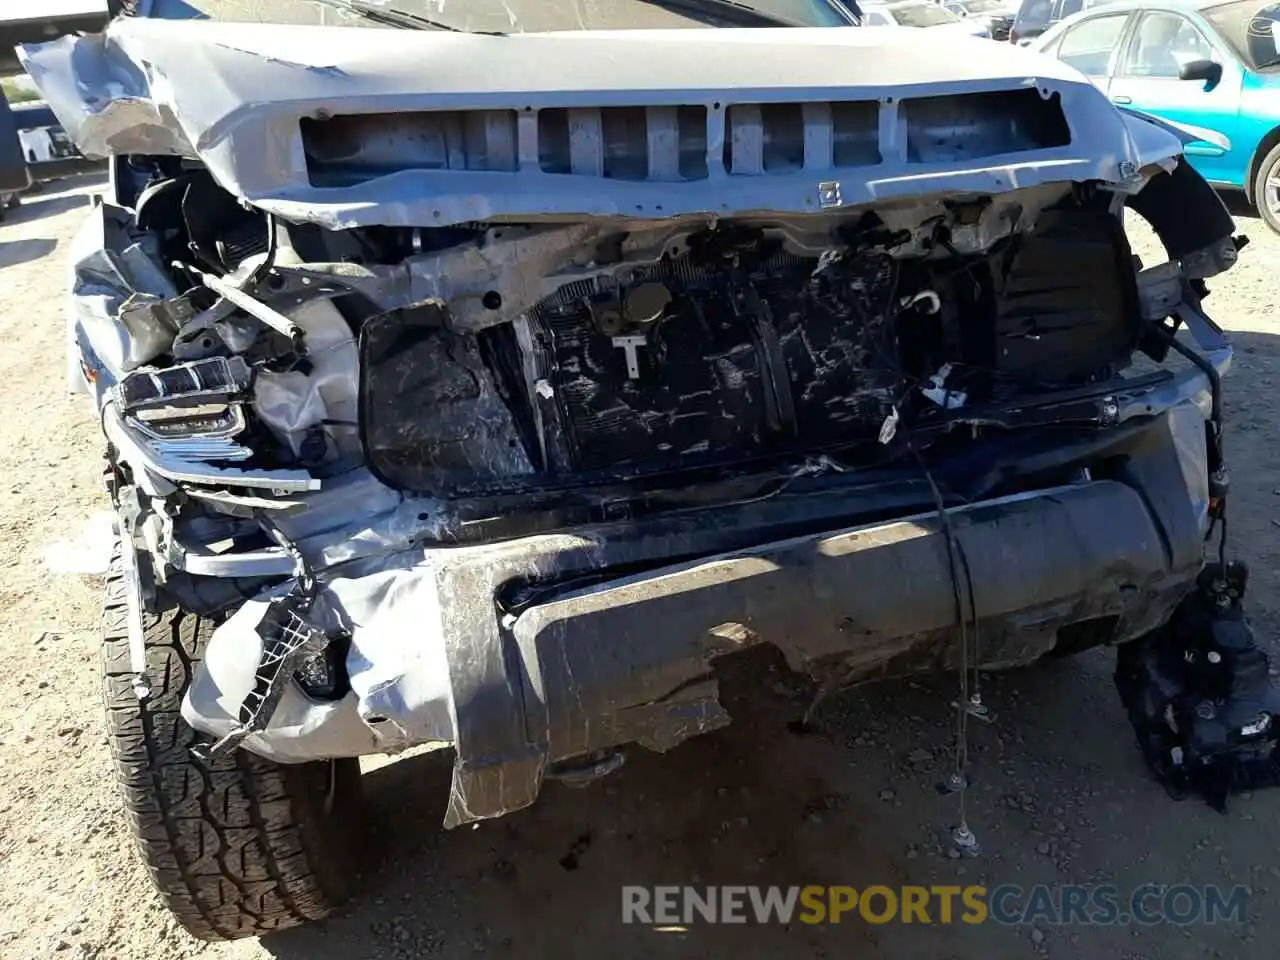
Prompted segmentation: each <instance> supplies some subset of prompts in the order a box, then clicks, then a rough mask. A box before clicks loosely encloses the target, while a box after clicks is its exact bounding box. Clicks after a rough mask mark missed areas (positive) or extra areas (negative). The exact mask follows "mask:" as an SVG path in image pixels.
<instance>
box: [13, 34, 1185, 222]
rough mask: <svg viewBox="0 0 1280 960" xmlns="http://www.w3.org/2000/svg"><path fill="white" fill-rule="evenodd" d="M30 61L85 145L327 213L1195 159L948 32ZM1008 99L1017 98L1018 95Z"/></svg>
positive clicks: (63, 44) (1019, 182)
mask: <svg viewBox="0 0 1280 960" xmlns="http://www.w3.org/2000/svg"><path fill="white" fill-rule="evenodd" d="M20 53H21V56H22V59H23V63H24V65H25V67H26V69H27V71H28V72H29V73H30V74H31V76H32V77H33V78H34V79H35V81H36V82H37V84H39V86H40V87H41V89H42V90H43V92H44V93H45V96H46V98H47V99H48V101H49V102H50V104H51V105H52V106H53V108H54V110H55V111H56V113H57V114H58V117H59V119H60V120H61V121H62V123H63V124H64V126H65V127H66V128H67V130H68V132H69V134H70V135H71V136H72V137H73V139H74V140H75V141H76V143H77V144H78V145H79V147H80V149H81V150H82V151H83V152H84V153H86V154H87V155H90V156H104V155H110V154H121V153H151V154H178V155H183V156H187V157H193V158H199V159H200V160H201V161H203V162H204V163H205V165H206V166H207V167H208V168H209V170H210V171H211V172H212V174H213V175H214V177H215V178H216V179H217V180H218V181H219V183H221V184H222V185H223V186H224V187H225V188H226V189H227V190H229V191H230V192H232V193H233V194H235V195H236V196H237V197H239V198H241V199H243V200H245V201H247V202H249V203H252V204H255V205H257V206H259V207H262V208H263V209H266V210H269V211H271V212H274V213H277V214H280V215H282V216H285V217H287V218H289V219H293V220H299V221H311V222H316V223H320V224H323V225H325V226H329V227H350V226H362V225H371V224H390V225H433V226H436V225H445V224H449V223H458V222H465V221H472V220H483V219H490V218H493V217H499V216H504V215H519V216H527V215H538V214H577V215H583V214H586V215H601V214H618V215H624V214H625V215H626V216H629V217H632V218H635V217H649V216H653V217H665V216H670V215H673V214H679V213H690V212H711V213H723V212H724V211H744V210H752V211H779V212H782V211H785V212H816V211H818V210H821V209H824V208H829V207H832V206H846V207H847V206H856V205H858V204H862V203H869V202H875V201H878V200H884V199H886V198H892V197H894V196H909V195H917V194H921V193H926V192H938V191H946V192H982V193H994V192H1002V191H1005V190H1011V189H1016V188H1019V187H1025V186H1031V185H1034V184H1036V183H1040V182H1046V181H1066V180H1088V179H1100V180H1107V181H1114V182H1123V181H1128V180H1132V179H1133V176H1134V173H1135V171H1137V170H1138V169H1140V168H1141V167H1143V166H1145V165H1147V164H1149V163H1153V162H1163V161H1167V159H1168V158H1169V157H1172V156H1175V155H1176V154H1177V153H1178V152H1179V149H1180V148H1179V145H1178V143H1177V141H1176V139H1175V138H1172V137H1169V136H1168V135H1167V134H1166V133H1165V132H1164V131H1161V130H1157V129H1156V128H1154V127H1152V126H1150V125H1146V124H1142V123H1140V122H1137V121H1126V119H1125V118H1124V116H1123V115H1122V114H1121V113H1120V112H1119V111H1117V110H1116V109H1115V107H1114V106H1112V104H1111V103H1110V102H1109V101H1108V100H1107V98H1106V97H1105V96H1104V95H1103V94H1102V93H1101V92H1100V91H1098V90H1097V89H1096V88H1095V87H1094V86H1093V85H1092V84H1090V83H1089V82H1088V81H1086V80H1085V79H1084V78H1083V77H1082V76H1081V75H1080V74H1078V73H1076V72H1075V71H1074V70H1072V69H1071V68H1070V67H1067V66H1065V65H1064V64H1062V63H1060V62H1058V61H1057V60H1054V59H1053V58H1050V57H1045V56H1042V55H1039V54H1035V53H1032V52H1030V51H1027V50H1024V49H1020V48H1017V47H1015V46H1013V45H1007V44H995V43H991V42H990V41H986V40H980V39H972V40H969V39H966V38H963V37H961V38H957V37H956V36H955V34H954V33H952V32H950V31H941V32H938V31H918V30H912V31H871V30H858V29H778V30H771V29H764V30H762V29H716V30H671V31H645V30H638V31H631V30H628V31H606V32H576V33H573V32H567V33H554V34H521V35H515V36H483V35H474V34H455V33H443V32H415V31H400V30H379V29H374V30H370V29H363V28H342V27H304V26H296V25H275V24H244V23H236V24H232V23H214V22H202V21H180V22H174V21H163V20H154V21H153V20H145V19H133V18H125V19H120V20H116V21H115V22H113V23H112V24H111V25H110V27H109V28H108V30H107V31H106V33H104V34H97V35H91V36H84V37H64V38H62V39H60V40H57V41H54V42H52V43H48V44H41V45H35V46H26V47H24V48H22V50H21V51H20ZM1002 92H1007V93H1012V94H1018V93H1021V94H1023V95H1024V96H1023V97H1022V99H1021V100H1018V103H1017V104H1016V105H1015V104H1014V100H1015V99H1017V97H1014V98H1013V99H1009V100H1008V103H1007V104H1003V105H1002V104H1001V103H999V102H997V101H998V100H999V96H998V95H999V94H1000V93H1002ZM1033 93H1034V94H1035V96H1034V97H1033V98H1032V99H1031V100H1028V99H1027V97H1028V96H1030V95H1031V94H1033ZM984 94H986V95H987V97H986V98H985V99H984V97H983V95H984ZM992 94H996V95H997V98H996V99H995V100H993V99H991V95H992ZM946 98H959V99H955V100H947V99H946ZM1036 102H1040V103H1043V104H1044V109H1043V110H1041V109H1040V108H1038V107H1036ZM778 104H794V105H795V107H794V110H795V112H794V113H787V110H786V108H778V107H776V105H778ZM761 105H763V106H761ZM618 108H632V110H636V109H639V110H641V111H642V112H643V113H644V116H645V118H646V119H645V126H644V127H643V129H640V131H639V132H638V133H636V131H635V130H634V129H632V130H630V132H629V135H632V136H638V138H639V139H638V141H637V142H638V144H639V148H638V153H639V154H640V155H641V160H642V163H641V167H642V168H643V169H642V172H640V173H639V174H638V175H637V174H636V173H635V171H634V170H631V171H625V170H622V169H621V168H619V169H614V170H610V159H609V153H608V151H609V149H610V146H609V138H610V136H614V138H615V139H616V131H617V130H618V129H619V128H618V125H617V122H622V123H623V126H624V127H625V126H626V125H627V124H632V126H634V118H631V119H627V118H625V117H623V116H622V115H621V114H618V113H617V109H618ZM611 110H612V111H614V113H612V114H610V113H609V111H611ZM690 110H692V111H693V113H690V112H689V111H690ZM779 111H781V112H779ZM557 112H558V113H557ZM1050 114H1053V116H1057V117H1058V118H1059V119H1058V120H1057V121H1055V120H1054V118H1053V116H1050ZM690 118H692V119H690ZM615 121H616V122H615ZM1055 122H1057V123H1058V124H1059V125H1060V126H1061V125H1062V124H1063V123H1065V127H1066V129H1067V130H1068V131H1069V136H1068V135H1065V134H1064V135H1060V136H1059V135H1054V134H1053V132H1052V130H1050V129H1049V128H1050V127H1052V126H1053V124H1054V123H1055ZM771 123H772V124H773V128H772V129H771V127H770V124H771ZM450 124H454V125H456V128H457V129H456V131H455V132H453V133H451V132H450V127H449V125H450ZM611 124H612V126H611ZM797 124H798V126H797ZM842 124H843V126H842ZM1135 124H1136V125H1135ZM788 125H790V126H788ZM560 127H563V129H562V130H561V129H560ZM611 131H612V132H611ZM787 131H790V132H791V133H792V134H794V137H795V140H796V143H797V144H799V145H798V146H796V147H795V151H793V152H794V154H795V155H794V156H786V155H785V154H786V146H785V144H784V143H783V141H784V139H785V137H784V134H786V132H787ZM1046 131H1048V133H1046ZM557 136H559V140H557V139H556V138H557ZM1046 137H1047V139H1046ZM309 138H310V139H309ZM437 141H438V144H437ZM842 142H843V143H844V144H845V145H846V147H848V144H850V143H852V144H853V145H854V146H853V148H846V149H845V150H844V151H843V154H842V151H841V144H842ZM770 144H773V145H774V148H775V149H774V150H773V155H772V157H771V154H770ZM371 145H372V146H371ZM779 145H782V146H781V147H779ZM436 146H438V147H439V151H438V156H437V155H436V153H434V152H433V151H434V150H435V148H436ZM779 149H782V151H783V154H784V155H783V156H782V157H781V159H779V156H778V150H779ZM664 151H665V152H664ZM560 154H563V156H561V155H560ZM370 156H373V157H374V159H373V160H370V159H369V157H370ZM352 158H355V159H354V160H353V159H352ZM615 166H617V164H615Z"/></svg>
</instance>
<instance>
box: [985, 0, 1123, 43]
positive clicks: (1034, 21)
mask: <svg viewBox="0 0 1280 960" xmlns="http://www.w3.org/2000/svg"><path fill="white" fill-rule="evenodd" d="M1109 2H1110V0H1022V5H1021V6H1020V7H1018V13H1017V16H1015V17H1014V18H1013V27H1012V28H1011V29H1010V30H1009V40H1010V41H1011V42H1013V43H1021V44H1026V43H1029V42H1031V41H1032V40H1034V39H1035V38H1036V37H1038V36H1040V35H1041V34H1042V33H1044V32H1045V31H1046V30H1048V29H1049V28H1050V27H1051V26H1053V25H1054V24H1055V23H1058V22H1060V21H1062V20H1065V19H1066V18H1067V17H1070V16H1073V15H1074V14H1077V13H1080V12H1081V11H1082V10H1089V9H1091V8H1093V7H1098V6H1102V5H1103V4H1106V3H1109Z"/></svg>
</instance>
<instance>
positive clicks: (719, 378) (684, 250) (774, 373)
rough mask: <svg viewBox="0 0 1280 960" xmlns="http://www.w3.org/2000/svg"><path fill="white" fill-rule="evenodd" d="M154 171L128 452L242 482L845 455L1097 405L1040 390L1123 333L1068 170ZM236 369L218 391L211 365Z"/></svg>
mask: <svg viewBox="0 0 1280 960" xmlns="http://www.w3.org/2000/svg"><path fill="white" fill-rule="evenodd" d="M149 162H150V164H151V167H150V168H149V169H146V170H131V171H129V173H130V175H131V176H133V178H134V182H135V183H137V184H138V188H137V192H136V194H135V196H134V198H133V203H134V207H135V211H136V217H135V224H134V225H133V226H132V227H131V228H128V229H127V228H125V227H124V226H121V227H120V228H119V229H121V230H122V231H125V234H124V235H123V236H119V237H113V238H112V240H111V242H109V243H107V244H106V247H107V248H108V249H120V250H122V251H124V253H123V254H121V255H120V256H119V257H118V258H116V259H114V260H113V262H112V264H111V265H112V267H113V269H115V270H116V271H117V272H118V273H119V274H122V275H125V276H126V279H127V281H128V286H129V287H130V289H131V290H133V291H134V292H133V294H132V295H131V297H130V298H129V300H128V301H127V302H126V303H125V304H124V305H123V306H122V308H121V316H122V317H123V318H128V319H129V320H130V321H132V322H133V324H134V332H136V331H138V330H141V331H142V332H144V333H146V334H147V337H146V338H142V339H141V340H140V339H139V338H137V337H135V338H134V340H133V342H132V346H131V348H130V351H131V352H129V353H128V354H127V355H125V356H123V357H122V359H121V361H120V363H119V365H120V366H123V367H124V369H125V371H126V372H125V374H124V377H123V382H122V383H121V385H120V387H119V389H118V390H117V394H116V396H117V401H118V403H119V405H120V407H121V410H122V412H123V413H124V414H125V415H126V417H127V422H128V423H130V424H131V425H132V426H133V427H134V428H136V429H137V430H139V432H140V433H142V434H143V435H144V436H145V438H146V440H147V442H149V443H151V444H153V445H159V446H160V447H163V448H165V449H168V450H171V451H173V452H176V453H178V454H180V455H181V456H184V457H197V458H199V459H201V460H203V461H205V462H209V463H212V464H215V465H221V466H235V467H236V468H238V469H244V468H246V467H247V468H249V469H268V470H273V469H292V470H299V469H300V470H305V471H308V473H309V475H316V476H324V475H328V474H334V473H338V472H341V471H343V470H345V469H349V468H350V467H352V466H354V465H359V464H360V463H363V464H365V465H367V466H368V467H369V469H370V470H371V471H372V472H373V473H374V474H375V475H376V476H377V477H378V478H379V479H380V480H382V482H383V483H385V484H386V485H388V486H390V487H392V488H395V489H398V490H401V491H406V492H412V493H415V494H427V495H432V496H438V497H443V498H446V499H474V498H483V497H500V496H509V495H515V496H518V495H522V494H528V493H531V492H543V493H548V494H550V493H553V492H554V491H557V490H562V491H563V490H571V489H573V490H578V491H583V490H587V491H590V490H592V489H597V490H599V491H601V495H602V496H606V497H616V496H617V495H618V491H619V490H620V489H624V488H626V487H627V485H631V487H632V488H633V489H636V490H640V489H645V490H652V489H655V488H658V489H678V488H681V487H686V486H689V485H691V484H697V483H700V482H702V481H706V480H713V481H717V482H721V481H724V480H726V479H732V478H735V477H737V478H741V477H743V476H750V475H753V474H755V473H760V474H769V475H772V474H775V473H777V472H778V471H783V472H784V473H785V472H787V471H791V472H796V471H805V470H809V469H811V468H812V464H813V463H814V462H815V459H814V458H815V457H816V458H826V459H825V462H826V463H828V464H831V465H836V466H838V467H839V469H841V470H857V469H862V468H866V467H871V466H876V465H880V464H884V463H886V462H891V461H893V460H894V459H895V458H901V457H904V456H907V455H909V454H910V453H912V452H915V453H917V454H918V453H919V452H920V450H924V449H928V448H929V447H930V446H931V445H932V444H933V443H934V442H935V441H936V440H937V439H939V438H940V437H943V436H946V435H948V434H952V435H954V436H955V437H963V436H968V437H969V438H970V439H977V438H978V437H979V435H980V434H982V433H983V432H984V431H986V432H989V431H990V430H991V429H996V430H1006V429H1010V428H1016V426H1017V425H1018V424H1017V423H1016V422H1015V421H1017V419H1018V418H1019V417H1022V418H1024V419H1025V420H1026V425H1028V426H1039V425H1042V424H1044V423H1046V422H1055V421H1058V420H1060V421H1062V422H1073V420H1081V419H1082V420H1083V421H1085V422H1090V423H1093V424H1095V425H1096V424H1097V423H1101V422H1104V421H1105V419H1106V418H1105V416H1104V415H1103V412H1102V408H1103V405H1101V404H1100V403H1099V397H1091V398H1089V399H1088V401H1087V402H1086V403H1085V404H1084V406H1083V408H1079V407H1076V408H1068V407H1064V406H1061V405H1057V406H1053V404H1054V403H1056V401H1055V398H1057V397H1060V396H1061V395H1062V394H1063V392H1064V391H1068V392H1069V391H1073V390H1074V391H1077V392H1078V391H1080V390H1082V389H1083V390H1085V391H1086V392H1087V391H1088V388H1090V387H1091V386H1097V387H1098V388H1099V390H1102V385H1104V384H1106V383H1107V382H1108V381H1110V380H1112V379H1113V378H1115V377H1116V376H1117V375H1118V374H1119V372H1120V371H1121V370H1123V369H1124V368H1125V367H1126V366H1127V365H1128V364H1129V362H1130V357H1131V355H1132V353H1133V351H1134V350H1135V349H1136V347H1137V345H1138V342H1139V335H1140V332H1141V322H1142V321H1141V319H1140V317H1141V310H1140V309H1139V302H1138V301H1139V295H1138V288H1137V279H1136V269H1135V267H1136V264H1135V261H1134V258H1133V257H1132V254H1131V252H1130V249H1129V245H1128V242H1127V240H1126V237H1125V234H1124V230H1123V227H1122V224H1121V221H1120V218H1119V217H1118V215H1117V214H1116V212H1115V203H1114V196H1113V194H1112V193H1110V192H1108V191H1104V190H1099V189H1097V188H1096V187H1094V186H1091V185H1084V186H1080V185H1076V186H1072V185H1066V184H1063V185H1055V186H1054V187H1052V188H1033V189H1028V190H1024V191H1013V192H1011V193H1009V194H1006V195H1001V196H999V197H967V198H962V199H957V200H946V199H940V200H936V201H933V202H930V203H928V204H924V205H918V204H917V205H900V206H892V205H887V206H884V207H877V208H875V209H874V210H861V211H849V212H846V213H842V214H841V215H839V216H834V215H828V216H818V217H809V218H798V219H782V220H779V219H762V218H751V217H737V218H725V219H720V218H714V217H709V218H705V217H704V218H672V220H671V221H660V222H657V223H654V222H639V221H626V220H620V219H611V218H596V219H591V220H586V221H584V220H580V219H579V220H570V221H546V222H543V221H539V222H526V223H501V224H499V223H476V224H460V225H454V226H451V227H446V228H440V229H424V228H391V227H368V228H352V229H349V230H340V231H333V230H325V229H322V228H319V227H316V226H314V225H305V224H304V225H298V224H291V223H287V222H285V221H282V220H279V219H278V218H275V217H272V216H270V215H267V214H263V213H262V212H261V211H255V210H251V209H250V210H246V209H245V208H244V207H242V206H240V205H239V204H237V203H236V202H235V201H234V199H233V198H232V197H231V196H230V195H229V194H227V193H226V192H225V191H223V190H222V189H221V188H220V187H218V186H217V185H216V184H215V183H214V182H213V181H212V179H211V178H210V177H209V175H208V174H207V172H205V171H204V170H203V169H201V168H199V167H195V168H191V167H189V166H184V165H182V164H179V163H175V162H172V161H155V160H152V161H149ZM140 291H141V292H140ZM126 326H128V324H126ZM140 342H141V343H142V346H143V347H146V348H147V349H146V350H144V351H143V352H142V353H139V350H140V349H141V347H139V343H140ZM229 360H235V361H236V363H237V364H238V366H237V367H236V368H235V369H236V370H237V371H239V372H238V373H237V374H236V376H235V377H234V378H231V377H228V376H227V375H226V374H225V373H224V372H222V370H221V368H217V369H216V370H215V369H214V368H213V367H210V366H209V364H210V363H212V362H214V361H218V362H226V361H229ZM170 368H178V372H177V373H171V374H170V375H169V376H168V378H167V380H166V379H165V378H160V379H157V377H156V371H158V370H159V371H163V370H165V369H170ZM210 376H213V377H214V379H215V380H216V381H217V389H216V390H214V389H212V388H207V387H206V385H205V380H206V379H207V378H209V377H210ZM140 379H145V381H146V383H145V384H143V385H140V384H139V383H138V382H136V381H138V380H140ZM130 381H134V382H133V383H132V384H131V382H130ZM165 384H168V386H165ZM1103 392H1105V391H1103ZM136 397H145V409H144V408H143V407H144V404H143V403H141V402H140V401H138V400H136V399H132V398H136ZM1037 404H1042V405H1043V404H1049V405H1050V407H1051V408H1052V409H1050V410H1049V412H1045V411H1043V410H1041V411H1039V412H1036V413H1034V414H1032V415H1029V416H1028V415H1027V411H1028V409H1030V408H1032V407H1035V406H1036V405H1037ZM1011 411H1013V412H1014V414H1013V415H1011V413H1010V412H1011ZM144 417H145V418H147V421H148V422H147V423H143V418H144ZM155 424H161V425H162V426H163V430H164V432H163V433H161V432H160V431H159V430H158V428H157V427H156V426H155ZM950 442H952V443H953V444H954V443H956V442H963V441H962V440H956V439H954V437H953V440H952V441H950Z"/></svg>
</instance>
